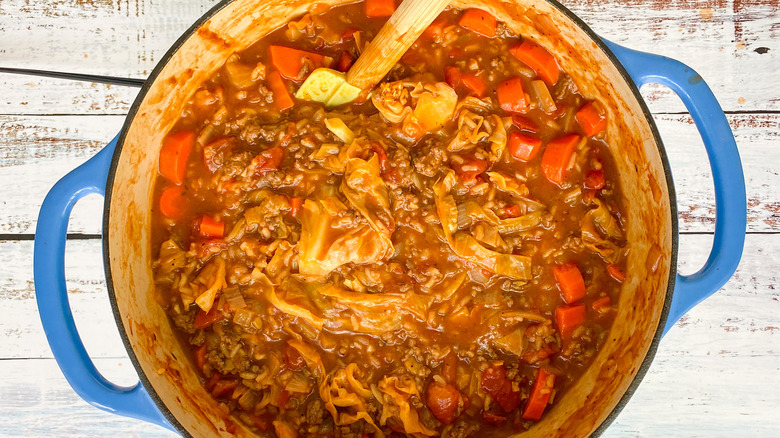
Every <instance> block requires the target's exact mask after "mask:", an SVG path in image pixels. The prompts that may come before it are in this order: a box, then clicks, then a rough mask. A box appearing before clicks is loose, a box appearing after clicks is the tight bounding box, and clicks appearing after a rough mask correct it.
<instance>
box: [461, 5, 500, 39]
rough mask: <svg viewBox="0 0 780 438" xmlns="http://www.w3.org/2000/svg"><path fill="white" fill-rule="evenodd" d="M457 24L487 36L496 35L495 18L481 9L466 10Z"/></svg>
mask: <svg viewBox="0 0 780 438" xmlns="http://www.w3.org/2000/svg"><path fill="white" fill-rule="evenodd" d="M458 24H460V25H461V26H463V27H465V28H466V29H468V30H470V31H472V32H476V33H478V34H480V35H484V36H486V37H488V38H493V37H494V36H496V18H495V17H493V16H492V15H490V14H489V13H487V12H485V11H483V10H482V9H469V10H467V11H466V12H464V13H463V15H462V16H461V17H460V22H458Z"/></svg>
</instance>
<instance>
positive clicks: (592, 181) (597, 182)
mask: <svg viewBox="0 0 780 438" xmlns="http://www.w3.org/2000/svg"><path fill="white" fill-rule="evenodd" d="M583 185H584V186H585V188H586V189H592V190H601V189H603V188H604V186H605V185H606V179H605V178H604V171H603V170H591V171H590V172H588V174H587V175H585V182H583Z"/></svg>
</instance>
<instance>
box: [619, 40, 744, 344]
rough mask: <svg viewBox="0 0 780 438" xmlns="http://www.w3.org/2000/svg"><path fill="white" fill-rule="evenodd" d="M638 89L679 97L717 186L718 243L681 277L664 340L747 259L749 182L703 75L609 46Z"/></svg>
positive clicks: (659, 58) (669, 61)
mask: <svg viewBox="0 0 780 438" xmlns="http://www.w3.org/2000/svg"><path fill="white" fill-rule="evenodd" d="M604 42H605V43H606V44H607V46H608V47H609V49H610V50H611V51H612V53H614V54H615V56H617V58H618V60H620V62H621V63H622V64H623V66H624V67H625V69H626V71H627V72H628V74H629V76H631V79H632V80H633V81H634V82H635V83H636V85H637V87H641V86H642V85H645V84H648V83H656V84H661V85H665V86H667V87H669V88H670V89H672V91H674V92H675V93H677V95H678V96H679V97H680V99H681V100H682V101H683V103H684V104H685V107H686V108H688V111H690V113H691V116H692V117H693V121H694V122H695V123H696V128H697V129H698V130H699V134H700V135H701V137H702V140H704V147H705V149H706V150H707V156H708V157H709V160H710V168H711V169H712V179H713V181H714V183H715V238H714V241H713V245H712V250H711V251H710V256H709V257H708V258H707V262H706V263H705V264H704V267H702V268H701V269H700V270H699V271H698V272H697V273H695V274H692V275H680V274H677V279H676V285H675V288H674V297H673V298H672V303H671V306H670V309H669V317H668V318H667V320H666V326H665V327H664V334H666V332H668V331H669V329H670V328H672V326H673V325H674V323H675V322H677V320H678V319H680V317H681V316H683V315H684V314H685V313H686V312H687V311H689V310H691V308H693V306H695V305H697V304H699V303H700V302H701V301H702V300H704V299H705V298H707V297H709V296H710V295H712V294H713V293H715V292H716V291H717V290H718V289H720V288H721V287H722V286H723V285H724V284H726V282H727V281H728V280H729V278H731V276H732V275H733V274H734V271H736V270H737V265H739V260H740V258H741V257H742V250H743V248H744V246H745V230H746V228H747V199H746V195H745V176H744V175H743V173H742V162H741V161H740V159H739V151H738V150H737V143H736V141H735V140H734V134H733V133H732V132H731V128H730V127H729V123H728V121H727V120H726V115H725V114H724V113H723V109H722V108H721V107H720V105H719V104H718V101H717V100H716V99H715V96H714V95H713V94H712V90H710V87H708V86H707V84H706V83H705V82H704V80H703V79H702V77H701V76H699V74H698V73H696V72H695V71H693V69H692V68H690V67H688V66H686V65H685V64H683V63H681V62H679V61H675V60H673V59H670V58H667V57H664V56H659V55H652V54H649V53H644V52H638V51H636V50H631V49H628V48H625V47H622V46H619V45H617V44H615V43H612V42H610V41H607V40H604Z"/></svg>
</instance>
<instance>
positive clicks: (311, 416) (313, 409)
mask: <svg viewBox="0 0 780 438" xmlns="http://www.w3.org/2000/svg"><path fill="white" fill-rule="evenodd" d="M324 419H325V404H324V403H323V402H322V400H320V399H319V398H315V399H314V400H312V401H310V402H309V404H308V405H306V423H307V424H308V425H309V426H318V425H320V424H322V421H323V420H324Z"/></svg>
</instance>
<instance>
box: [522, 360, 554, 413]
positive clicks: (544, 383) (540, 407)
mask: <svg viewBox="0 0 780 438" xmlns="http://www.w3.org/2000/svg"><path fill="white" fill-rule="evenodd" d="M554 386H555V375H554V374H550V373H548V372H547V371H545V370H544V368H539V374H538V375H537V376H536V381H535V382H534V386H533V388H532V389H531V396H530V397H528V401H526V403H525V408H524V409H523V419H524V420H531V421H539V419H540V418H542V414H543V413H544V409H545V408H546V407H547V402H549V401H550V396H551V395H552V390H553V387H554Z"/></svg>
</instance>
